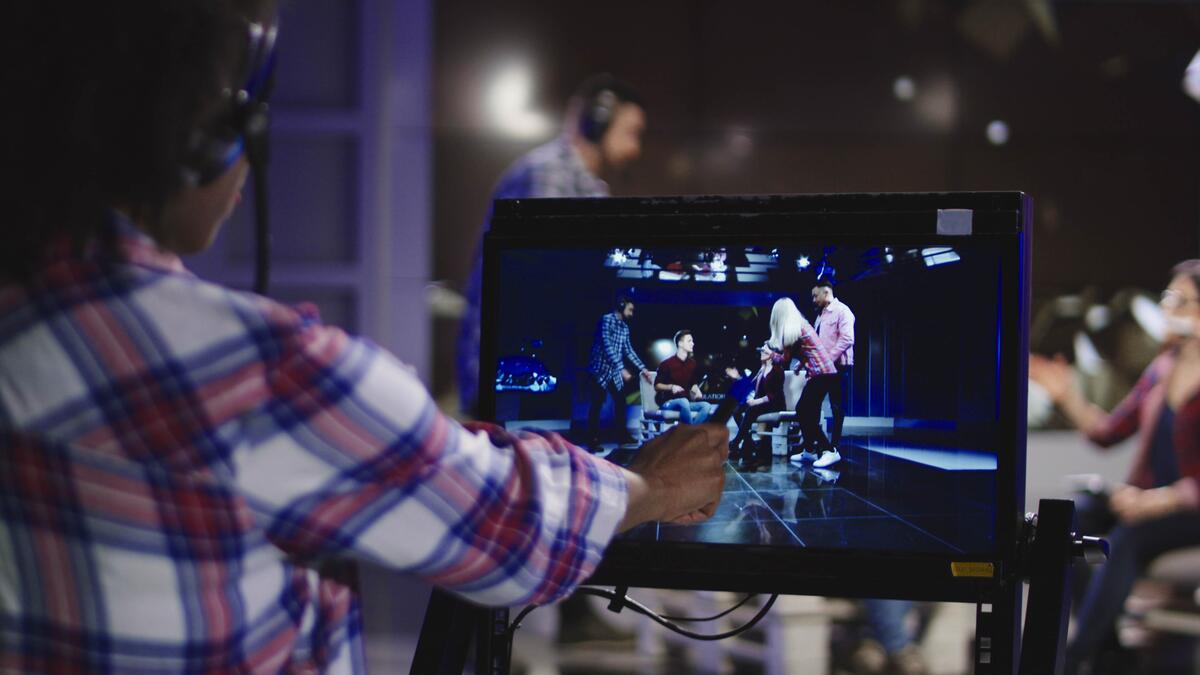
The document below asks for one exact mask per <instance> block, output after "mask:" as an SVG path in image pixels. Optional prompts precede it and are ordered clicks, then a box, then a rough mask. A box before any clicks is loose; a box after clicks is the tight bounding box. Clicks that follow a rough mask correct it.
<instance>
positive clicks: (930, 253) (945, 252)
mask: <svg viewBox="0 0 1200 675" xmlns="http://www.w3.org/2000/svg"><path fill="white" fill-rule="evenodd" d="M921 258H922V259H924V260H925V266H926V267H937V266H938V265H945V264H947V263H952V262H958V261H959V260H961V258H959V257H958V254H957V253H955V252H954V249H952V248H950V247H948V246H933V247H930V248H923V249H921Z"/></svg>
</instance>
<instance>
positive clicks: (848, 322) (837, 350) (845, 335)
mask: <svg viewBox="0 0 1200 675" xmlns="http://www.w3.org/2000/svg"><path fill="white" fill-rule="evenodd" d="M837 334H838V337H837V341H836V342H834V343H833V349H831V350H830V351H829V356H830V358H832V359H833V362H834V363H835V364H836V363H837V362H838V360H839V359H841V358H842V355H844V354H845V353H846V350H848V349H850V348H851V347H853V346H854V314H853V313H852V312H851V311H850V310H849V309H843V310H842V311H840V312H838V318H837Z"/></svg>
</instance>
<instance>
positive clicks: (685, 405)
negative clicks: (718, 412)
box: [659, 398, 716, 424]
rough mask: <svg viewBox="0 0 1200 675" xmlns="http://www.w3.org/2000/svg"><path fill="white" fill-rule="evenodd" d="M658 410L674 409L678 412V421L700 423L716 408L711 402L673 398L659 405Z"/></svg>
mask: <svg viewBox="0 0 1200 675" xmlns="http://www.w3.org/2000/svg"><path fill="white" fill-rule="evenodd" d="M659 409H660V410H674V411H676V412H678V413H679V421H680V422H681V423H683V424H701V423H703V422H704V420H706V419H708V416H709V415H711V414H712V413H713V410H715V409H716V406H714V405H713V404H711V403H705V402H704V401H689V400H687V399H686V398H673V399H671V400H670V401H667V402H666V403H664V404H662V405H661V406H659Z"/></svg>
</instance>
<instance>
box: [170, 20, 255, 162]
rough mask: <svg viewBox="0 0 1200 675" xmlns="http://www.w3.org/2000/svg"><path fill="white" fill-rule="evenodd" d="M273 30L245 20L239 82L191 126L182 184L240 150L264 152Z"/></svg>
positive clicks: (230, 159)
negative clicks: (212, 113) (199, 124)
mask: <svg viewBox="0 0 1200 675" xmlns="http://www.w3.org/2000/svg"><path fill="white" fill-rule="evenodd" d="M277 34H278V27H277V26H276V25H275V24H271V25H269V26H265V25H263V24H261V23H250V24H248V26H247V44H246V53H245V57H244V59H243V62H242V68H241V70H240V73H241V78H240V80H241V81H242V82H243V83H244V84H243V85H242V86H241V88H239V89H237V90H236V91H233V90H226V91H224V92H222V96H223V98H224V99H225V101H224V102H223V103H224V106H225V110H224V111H223V112H222V113H221V114H220V115H218V116H217V118H216V119H215V120H213V121H212V122H210V123H209V124H208V125H207V126H206V127H205V128H201V129H196V130H195V131H193V132H192V138H191V139H190V141H189V144H188V151H187V156H186V158H185V159H184V163H183V167H182V173H183V180H184V184H186V185H205V184H207V183H211V182H212V181H214V180H216V179H217V178H218V177H219V176H220V175H221V174H223V173H225V172H226V171H228V170H229V168H230V167H232V166H233V165H234V164H235V163H236V162H237V160H238V159H239V158H240V157H241V156H242V155H243V154H248V156H249V157H250V159H251V161H252V162H253V161H255V160H256V159H258V158H261V157H262V156H263V154H264V153H265V144H266V138H267V122H268V115H267V99H268V98H269V97H270V94H271V89H272V85H273V84H274V75H275V36H276V35H277ZM235 81H237V80H235Z"/></svg>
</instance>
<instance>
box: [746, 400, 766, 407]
mask: <svg viewBox="0 0 1200 675" xmlns="http://www.w3.org/2000/svg"><path fill="white" fill-rule="evenodd" d="M766 400H767V399H766V398H750V399H748V400H747V401H746V405H748V406H750V407H751V408H753V407H755V406H760V405H762V404H763V402H764V401H766Z"/></svg>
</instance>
